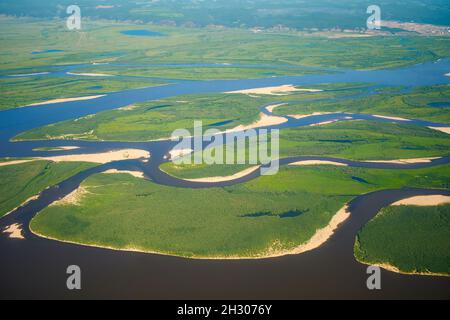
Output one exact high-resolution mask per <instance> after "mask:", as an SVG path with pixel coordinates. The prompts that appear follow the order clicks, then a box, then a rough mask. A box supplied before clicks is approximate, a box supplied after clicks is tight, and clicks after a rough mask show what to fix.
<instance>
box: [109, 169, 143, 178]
mask: <svg viewBox="0 0 450 320" xmlns="http://www.w3.org/2000/svg"><path fill="white" fill-rule="evenodd" d="M103 173H107V174H116V173H126V174H130V175H132V176H133V177H136V178H142V179H143V178H145V177H144V173H143V172H141V171H131V170H117V169H109V170H106V171H104V172H103Z"/></svg>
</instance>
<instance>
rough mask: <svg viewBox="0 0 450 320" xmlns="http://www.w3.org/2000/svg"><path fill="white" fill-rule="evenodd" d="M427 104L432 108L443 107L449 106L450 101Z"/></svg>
mask: <svg viewBox="0 0 450 320" xmlns="http://www.w3.org/2000/svg"><path fill="white" fill-rule="evenodd" d="M428 106H429V107H432V108H445V107H450V102H432V103H429V104H428Z"/></svg>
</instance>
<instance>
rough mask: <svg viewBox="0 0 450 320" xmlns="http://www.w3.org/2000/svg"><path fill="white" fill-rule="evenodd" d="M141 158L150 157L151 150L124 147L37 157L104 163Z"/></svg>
mask: <svg viewBox="0 0 450 320" xmlns="http://www.w3.org/2000/svg"><path fill="white" fill-rule="evenodd" d="M141 158H150V152H148V151H146V150H140V149H122V150H115V151H109V152H103V153H91V154H72V155H62V156H54V157H40V158H37V159H41V160H49V161H53V162H62V161H78V162H94V163H101V164H104V163H108V162H112V161H120V160H131V159H141Z"/></svg>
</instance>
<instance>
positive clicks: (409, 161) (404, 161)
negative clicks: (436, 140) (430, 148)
mask: <svg viewBox="0 0 450 320" xmlns="http://www.w3.org/2000/svg"><path fill="white" fill-rule="evenodd" d="M440 158H441V157H434V158H416V159H398V160H367V161H363V162H366V163H393V164H415V163H430V162H431V161H432V160H437V159H440Z"/></svg>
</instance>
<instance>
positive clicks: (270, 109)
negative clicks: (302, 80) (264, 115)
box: [265, 103, 287, 113]
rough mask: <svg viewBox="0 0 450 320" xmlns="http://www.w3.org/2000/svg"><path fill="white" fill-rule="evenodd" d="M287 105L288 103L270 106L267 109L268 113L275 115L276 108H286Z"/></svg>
mask: <svg viewBox="0 0 450 320" xmlns="http://www.w3.org/2000/svg"><path fill="white" fill-rule="evenodd" d="M286 104H287V103H278V104H272V105H270V106H267V107H266V108H265V109H266V110H267V111H268V112H270V113H273V110H275V108H278V107H280V106H284V105H286Z"/></svg>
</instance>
